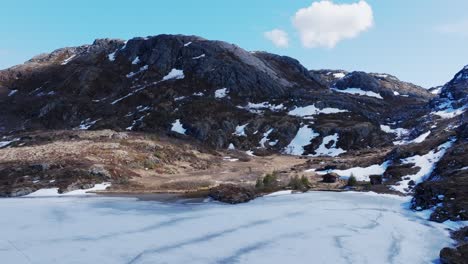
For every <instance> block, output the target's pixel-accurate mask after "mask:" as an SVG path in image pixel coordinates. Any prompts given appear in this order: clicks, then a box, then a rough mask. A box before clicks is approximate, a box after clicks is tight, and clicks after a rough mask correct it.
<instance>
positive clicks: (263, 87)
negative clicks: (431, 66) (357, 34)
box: [0, 35, 468, 221]
mask: <svg viewBox="0 0 468 264" xmlns="http://www.w3.org/2000/svg"><path fill="white" fill-rule="evenodd" d="M467 90H468V67H465V68H464V69H462V70H461V71H460V72H459V73H457V74H456V75H455V76H454V78H453V79H452V80H450V81H449V82H448V83H447V84H445V85H443V86H441V87H436V88H432V89H430V90H426V89H424V88H422V87H420V86H417V85H414V84H411V83H408V82H404V81H401V80H399V79H398V78H397V77H395V76H392V75H390V74H381V73H366V72H346V71H343V70H308V69H306V68H305V67H303V66H302V65H301V64H300V63H299V62H298V61H297V60H295V59H293V58H289V57H284V56H278V55H275V54H270V53H266V52H249V51H246V50H244V49H242V48H240V47H238V46H236V45H233V44H229V43H226V42H222V41H211V40H206V39H203V38H200V37H196V36H182V35H159V36H153V37H146V38H133V39H131V40H128V41H123V40H113V39H100V40H96V41H95V42H94V43H93V44H91V45H84V46H80V47H71V48H63V49H59V50H56V51H54V52H52V53H50V54H43V55H39V56H37V57H34V58H32V59H31V60H29V61H27V62H26V63H24V64H22V65H18V66H15V67H12V68H9V69H6V70H2V71H0V113H1V114H0V135H1V136H2V139H1V141H0V181H1V187H0V195H2V196H18V195H25V194H28V193H31V192H34V191H35V190H37V189H41V188H50V187H57V188H59V189H60V192H67V191H69V190H72V189H76V188H85V187H86V186H89V185H92V184H94V183H97V182H102V181H104V180H106V181H111V182H112V183H113V185H112V186H113V187H112V190H114V191H120V192H122V191H138V192H142V191H187V190H198V189H200V188H202V189H203V188H209V187H212V186H216V185H219V183H235V184H246V185H250V186H251V185H254V184H255V181H256V180H257V178H258V177H261V176H262V175H264V174H266V173H270V172H272V171H275V172H276V174H277V175H278V177H279V179H278V180H279V181H280V182H286V183H287V182H288V181H289V179H290V178H291V177H295V176H301V175H308V177H309V178H310V179H311V181H312V183H311V186H315V188H316V189H330V188H331V187H330V186H331V185H327V184H325V183H323V182H322V181H321V179H322V175H323V174H325V173H329V174H330V175H336V176H337V177H341V179H340V180H338V181H337V182H336V183H335V184H334V185H333V188H342V187H344V186H345V185H346V179H347V178H348V177H349V176H351V175H354V176H355V177H356V178H357V180H358V182H359V184H360V185H359V187H358V189H359V188H361V189H365V190H374V191H379V192H392V193H399V194H403V195H407V194H410V195H414V197H415V198H414V201H413V208H414V209H415V210H424V209H429V208H431V209H433V210H434V212H433V214H432V216H431V219H432V220H435V221H445V220H447V219H451V220H467V219H468V215H467V214H466V212H467V210H468V204H467V201H468V200H467V198H468V197H467V193H466V189H467V188H468V176H467V168H468V157H467V154H466V153H467V151H466V147H467V138H468V128H467V126H466V123H467V122H466V121H467V116H466V108H467V105H468V102H467V100H468V99H467V98H468V96H467ZM371 179H372V184H369V182H370V181H371ZM231 189H232V188H231Z"/></svg>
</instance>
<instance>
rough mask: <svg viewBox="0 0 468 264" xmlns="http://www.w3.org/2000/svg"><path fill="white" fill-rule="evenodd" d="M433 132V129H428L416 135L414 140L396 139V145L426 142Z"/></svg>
mask: <svg viewBox="0 0 468 264" xmlns="http://www.w3.org/2000/svg"><path fill="white" fill-rule="evenodd" d="M430 134H431V131H427V132H425V133H422V134H421V135H419V136H418V137H416V138H415V139H413V140H399V141H394V142H393V144H394V145H408V144H418V143H422V142H424V140H426V138H427V137H428V136H429V135H430Z"/></svg>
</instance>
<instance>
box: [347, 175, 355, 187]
mask: <svg viewBox="0 0 468 264" xmlns="http://www.w3.org/2000/svg"><path fill="white" fill-rule="evenodd" d="M356 185H357V180H356V177H354V175H353V174H352V173H351V176H349V178H348V186H356Z"/></svg>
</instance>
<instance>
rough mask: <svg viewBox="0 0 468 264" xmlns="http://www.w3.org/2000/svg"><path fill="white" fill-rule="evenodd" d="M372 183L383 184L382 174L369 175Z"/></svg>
mask: <svg viewBox="0 0 468 264" xmlns="http://www.w3.org/2000/svg"><path fill="white" fill-rule="evenodd" d="M369 179H370V183H371V184H372V185H379V184H382V176H381V175H371V176H369Z"/></svg>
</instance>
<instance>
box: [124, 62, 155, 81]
mask: <svg viewBox="0 0 468 264" xmlns="http://www.w3.org/2000/svg"><path fill="white" fill-rule="evenodd" d="M148 68H149V66H148V65H145V66H142V67H140V69H139V70H138V71H136V72H130V73H129V74H127V75H126V77H127V78H129V79H130V78H133V77H134V76H135V75H137V74H139V73H141V72H144V71H147V70H148Z"/></svg>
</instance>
